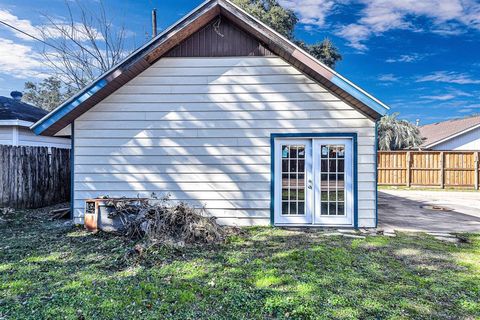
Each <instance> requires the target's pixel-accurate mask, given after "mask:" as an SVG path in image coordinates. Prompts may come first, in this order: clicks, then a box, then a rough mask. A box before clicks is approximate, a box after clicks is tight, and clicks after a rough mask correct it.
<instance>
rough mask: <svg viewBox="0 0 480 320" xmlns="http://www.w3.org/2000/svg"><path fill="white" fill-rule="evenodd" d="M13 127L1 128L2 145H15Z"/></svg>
mask: <svg viewBox="0 0 480 320" xmlns="http://www.w3.org/2000/svg"><path fill="white" fill-rule="evenodd" d="M13 134H14V132H13V126H0V144H6V145H11V144H13Z"/></svg>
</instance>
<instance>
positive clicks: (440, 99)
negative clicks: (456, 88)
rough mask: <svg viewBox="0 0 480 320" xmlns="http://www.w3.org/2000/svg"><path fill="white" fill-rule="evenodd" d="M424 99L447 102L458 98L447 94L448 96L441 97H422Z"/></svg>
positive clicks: (442, 95) (440, 95) (441, 95)
mask: <svg viewBox="0 0 480 320" xmlns="http://www.w3.org/2000/svg"><path fill="white" fill-rule="evenodd" d="M420 98H422V99H428V100H438V101H446V100H451V99H453V98H456V96H455V95H454V94H451V93H447V94H439V95H429V96H421V97H420Z"/></svg>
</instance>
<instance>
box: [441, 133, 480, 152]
mask: <svg viewBox="0 0 480 320" xmlns="http://www.w3.org/2000/svg"><path fill="white" fill-rule="evenodd" d="M432 150H470V151H476V150H480V128H477V129H474V130H472V131H469V132H467V133H464V134H461V135H459V136H457V137H454V138H452V139H450V140H448V141H445V142H443V143H440V144H438V145H436V146H434V147H433V148H432Z"/></svg>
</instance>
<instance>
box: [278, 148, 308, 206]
mask: <svg viewBox="0 0 480 320" xmlns="http://www.w3.org/2000/svg"><path fill="white" fill-rule="evenodd" d="M281 174H282V215H305V192H306V190H305V177H306V174H305V145H301V144H289V145H282V173H281Z"/></svg>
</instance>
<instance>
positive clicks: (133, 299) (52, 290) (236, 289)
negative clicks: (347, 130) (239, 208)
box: [0, 211, 480, 319]
mask: <svg viewBox="0 0 480 320" xmlns="http://www.w3.org/2000/svg"><path fill="white" fill-rule="evenodd" d="M15 216H16V217H17V218H16V219H17V220H15V221H12V220H10V222H8V223H1V224H0V235H1V236H0V248H2V250H0V319H1V318H6V319H29V318H30V319H38V318H67V319H82V318H84V319H105V318H115V319H132V318H138V319H140V318H141V319H165V318H168V319H199V318H205V319H271V318H280V319H358V318H361V319H368V318H381V319H386V318H390V319H393V318H394V319H412V318H414V319H432V318H435V319H474V318H477V317H480V304H479V298H478V297H479V296H480V267H479V266H480V236H479V235H466V237H468V239H469V241H470V243H461V244H456V245H455V244H450V243H444V242H441V241H438V240H436V239H434V238H433V237H431V236H428V235H423V234H400V235H398V236H397V237H395V238H388V237H382V236H377V237H367V238H366V239H349V238H344V237H340V236H326V235H323V234H322V232H302V231H288V230H281V229H276V228H249V229H246V230H245V234H244V235H233V236H231V237H229V238H227V240H226V242H225V243H222V244H214V245H205V246H201V247H196V246H191V247H185V248H177V249H172V248H166V247H152V248H151V249H149V250H151V251H150V252H149V254H148V255H146V256H145V257H143V258H142V259H138V258H128V259H125V255H126V252H127V250H128V248H132V247H133V246H134V244H135V242H133V241H131V240H128V239H124V238H119V237H116V236H112V235H109V234H102V233H98V234H92V233H89V232H86V231H85V230H83V229H81V228H75V227H73V226H71V225H70V224H68V223H65V222H58V221H48V219H31V217H30V215H29V214H25V212H23V211H22V212H20V211H19V212H15ZM36 216H39V215H36Z"/></svg>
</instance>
